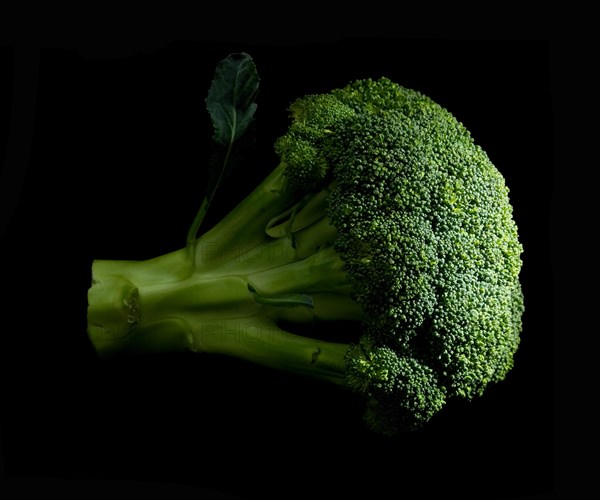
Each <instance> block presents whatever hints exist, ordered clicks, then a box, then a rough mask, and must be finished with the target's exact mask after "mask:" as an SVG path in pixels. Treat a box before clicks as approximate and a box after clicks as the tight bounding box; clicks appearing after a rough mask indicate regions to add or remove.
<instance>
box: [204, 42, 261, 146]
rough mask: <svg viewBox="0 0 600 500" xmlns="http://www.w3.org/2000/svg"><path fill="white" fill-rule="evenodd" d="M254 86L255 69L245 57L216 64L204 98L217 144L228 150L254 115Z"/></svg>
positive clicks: (242, 54) (257, 80)
mask: <svg viewBox="0 0 600 500" xmlns="http://www.w3.org/2000/svg"><path fill="white" fill-rule="evenodd" d="M258 84H259V78H258V73H257V71H256V66H255V65H254V62H253V61H252V58H251V57H250V56H249V55H248V54H245V53H239V54H230V55H229V56H227V57H226V58H225V59H223V60H222V61H221V62H220V63H219V64H218V65H217V68H216V69H215V77H214V79H213V81H212V84H211V86H210V89H209V91H208V97H207V98H206V108H207V109H208V112H209V113H210V117H211V120H212V123H213V127H214V129H215V130H214V137H213V138H214V140H215V142H216V143H217V144H221V145H222V146H226V147H229V146H230V145H231V144H232V143H233V142H234V141H236V140H238V139H239V138H240V137H241V136H242V135H243V134H244V133H245V132H246V130H247V129H248V126H249V125H250V124H251V123H252V120H253V118H254V113H255V112H256V103H255V102H254V98H255V97H256V94H257V92H258Z"/></svg>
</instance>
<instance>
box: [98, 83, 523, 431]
mask: <svg viewBox="0 0 600 500" xmlns="http://www.w3.org/2000/svg"><path fill="white" fill-rule="evenodd" d="M290 115H291V124H290V126H289V129H288V131H287V132H286V133H285V135H283V136H282V137H280V138H279V139H278V140H277V141H276V142H275V151H276V153H277V154H278V156H279V158H280V162H279V164H278V165H277V166H276V167H275V168H274V170H272V172H271V173H270V174H269V175H268V176H267V177H266V179H265V180H264V181H263V182H262V183H260V185H259V186H258V187H256V188H255V189H254V191H253V192H251V193H250V194H249V195H248V196H247V197H246V198H245V199H244V200H243V201H241V202H240V203H239V204H238V205H237V206H236V207H235V208H234V209H233V210H232V211H231V212H230V213H229V214H228V215H227V216H225V217H224V218H223V219H222V220H221V221H220V222H219V223H217V224H216V225H215V226H214V227H212V228H211V229H210V230H208V231H207V232H205V233H204V234H202V235H201V236H199V237H197V238H191V239H190V241H189V243H188V245H187V246H185V247H183V248H182V249H180V250H177V251H174V252H172V253H169V254H166V255H163V256H160V257H157V258H154V259H151V260H147V261H136V262H132V261H110V260H96V261H94V262H93V265H92V273H93V282H92V286H91V288H90V290H89V294H88V302H89V308H88V333H89V337H90V339H91V341H92V342H93V345H94V346H95V348H96V350H97V351H98V352H99V353H100V354H101V355H108V354H112V353H123V352H130V353H134V352H149V351H150V352H164V351H179V350H182V351H185V350H187V351H195V352H198V353H216V354H220V355H228V356H234V357H237V358H240V359H242V360H246V361H249V362H253V363H258V364H260V365H263V366H267V367H272V368H276V369H281V370H286V371H288V372H293V373H296V374H298V375H299V376H305V375H306V376H312V377H316V378H318V379H322V380H325V381H329V382H332V383H334V384H338V385H340V386H342V387H344V388H346V389H348V390H349V391H351V392H352V393H355V394H358V395H359V396H360V397H361V398H362V399H363V400H364V407H365V412H364V419H365V422H366V424H367V425H368V427H369V428H370V429H372V430H374V431H376V432H378V433H382V434H385V435H396V434H398V433H400V432H402V431H406V430H412V429H416V428H418V427H420V426H421V425H422V424H424V423H425V422H427V421H429V420H430V419H431V418H432V416H434V415H435V414H436V413H437V412H438V411H439V410H440V409H442V408H443V407H444V405H445V403H446V402H447V401H448V400H450V399H453V398H465V399H472V398H473V397H475V396H478V395H481V394H482V392H483V391H484V390H485V389H486V387H487V386H488V385H489V384H490V383H492V382H498V381H501V380H503V379H504V378H505V376H506V375H507V373H508V372H509V370H511V368H512V367H513V362H514V354H515V352H516V350H517V348H518V345H519V336H520V332H521V328H522V324H521V317H522V313H523V310H524V300H523V295H522V290H521V285H520V281H519V273H520V270H521V265H522V261H521V253H522V250H523V249H522V245H521V244H520V242H519V237H518V232H517V226H516V224H515V222H514V220H513V214H512V206H511V204H510V201H509V191H508V188H507V186H506V184H505V181H504V178H503V176H502V175H501V173H500V172H499V171H498V170H497V169H496V168H495V166H494V165H493V164H492V162H491V161H490V159H489V158H488V156H487V155H486V153H485V152H484V151H483V150H482V149H481V148H480V147H479V146H478V145H476V144H475V142H474V140H473V138H472V136H471V135H470V133H469V132H468V131H467V130H466V128H465V127H464V126H463V125H462V124H461V123H460V122H458V121H457V119H456V118H454V116H453V115H451V114H450V113H449V112H448V111H447V110H445V109H444V108H442V107H441V106H439V105H438V104H436V103H435V102H433V101H432V100H431V99H429V98H428V97H426V96H425V95H423V94H421V93H420V92H418V91H415V90H411V89H408V88H404V87H402V86H400V85H398V84H397V83H394V82H393V81H391V80H389V79H387V78H385V77H382V78H379V79H364V80H358V81H354V82H352V83H349V84H348V85H347V86H345V87H343V88H338V89H334V90H332V91H331V92H329V93H326V94H319V95H307V96H305V97H302V98H300V99H298V100H297V101H295V102H294V103H293V104H291V106H290ZM296 325H297V326H300V327H302V328H299V329H295V326H296ZM313 325H319V329H320V330H323V328H322V327H323V326H324V327H325V330H326V331H327V332H329V333H328V334H327V335H325V337H326V338H313V337H311V336H310V335H308V336H307V335H306V333H305V332H306V331H307V330H308V331H310V329H311V328H312V327H313Z"/></svg>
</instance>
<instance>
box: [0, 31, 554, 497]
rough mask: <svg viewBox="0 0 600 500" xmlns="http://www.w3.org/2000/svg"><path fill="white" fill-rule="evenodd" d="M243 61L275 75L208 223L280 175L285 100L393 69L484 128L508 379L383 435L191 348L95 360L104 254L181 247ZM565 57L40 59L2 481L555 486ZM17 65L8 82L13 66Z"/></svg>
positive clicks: (454, 51) (10, 260)
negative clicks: (497, 230)
mask: <svg viewBox="0 0 600 500" xmlns="http://www.w3.org/2000/svg"><path fill="white" fill-rule="evenodd" d="M234 51H246V52H248V53H250V54H251V55H252V56H253V58H254V61H255V63H256V65H257V68H258V72H259V75H260V77H261V87H260V92H259V96H258V99H257V102H258V111H257V115H256V117H257V126H258V150H257V157H258V159H259V161H257V168H256V170H255V171H248V172H244V173H242V174H240V177H239V178H238V179H232V180H230V181H229V182H228V183H227V184H225V185H224V186H223V188H222V190H221V191H220V192H219V193H218V200H217V201H216V202H215V205H214V206H213V209H212V211H211V213H210V215H209V219H208V220H207V224H211V223H213V222H214V221H216V220H218V219H219V218H220V217H221V216H223V215H224V214H225V213H226V212H227V210H228V209H230V208H231V207H233V205H234V204H235V203H236V202H237V201H239V199H240V197H241V196H243V195H244V194H245V193H247V192H248V191H249V189H250V188H251V187H252V186H253V185H254V184H256V183H257V182H258V181H259V180H260V179H261V178H262V177H263V176H264V175H265V174H266V172H268V171H269V169H270V168H272V167H273V166H274V165H275V162H276V158H275V156H274V153H273V151H272V143H273V140H274V139H275V138H276V137H278V136H279V135H281V134H282V133H283V132H284V131H285V128H286V126H287V123H288V118H287V112H286V107H287V106H288V104H289V103H290V102H291V101H292V100H293V99H294V98H296V97H298V96H301V95H304V94H306V93H315V92H320V91H327V90H329V89H330V88H333V87H337V86H341V85H344V84H345V83H347V82H348V81H350V80H352V79H356V78H363V77H378V76H387V77H389V78H391V79H393V80H395V81H397V82H398V83H400V84H402V85H404V86H407V87H412V88H416V89H418V90H421V91H422V92H423V93H425V94H427V95H428V96H430V97H431V98H433V99H434V100H436V101H437V102H439V103H440V104H442V105H443V106H445V107H446V108H448V109H449V110H450V111H452V112H453V114H454V115H455V116H456V117H457V118H458V119H459V120H460V121H462V122H463V123H464V124H465V125H466V126H467V128H469V129H470V130H471V132H472V134H473V136H474V138H475V140H476V142H478V143H479V144H481V145H482V146H483V148H484V149H485V150H486V151H487V153H488V155H489V156H490V158H491V159H492V161H493V162H494V163H495V164H496V166H497V167H498V168H499V170H500V171H501V172H502V173H503V174H504V175H505V177H506V180H507V184H508V186H509V188H510V192H511V200H512V202H513V205H514V210H515V219H516V221H517V224H518V226H519V228H520V234H521V239H522V242H523V245H524V247H525V253H524V255H523V258H524V267H523V272H522V283H523V288H524V293H525V297H526V313H525V316H524V330H523V335H522V345H521V348H520V350H519V352H518V353H517V356H516V365H515V368H514V370H513V371H512V372H511V373H510V374H509V376H508V378H507V379H506V380H505V381H504V382H503V383H501V384H498V385H496V386H494V387H491V388H490V389H489V391H488V392H487V393H486V394H485V395H484V396H483V397H481V398H479V399H477V400H475V401H473V402H471V403H454V404H449V405H448V406H447V408H446V409H445V410H444V411H443V412H442V413H440V414H439V416H437V417H436V418H434V420H433V421H432V422H431V423H430V424H429V425H428V426H427V427H426V428H424V429H423V430H421V431H418V432H415V433H411V434H406V435H403V436H401V437H400V438H398V439H395V440H388V439H384V438H381V437H378V436H376V435H373V434H371V433H369V432H368V431H366V430H365V429H364V428H363V425H362V422H361V420H360V405H359V404H358V403H357V402H356V401H354V400H352V399H351V398H349V397H348V396H347V395H346V394H344V393H342V392H340V391H339V390H337V389H336V388H332V387H329V386H324V385H323V384H319V383H315V382H309V381H306V380H298V379H297V378H295V377H290V376H287V375H284V374H280V373H273V372H270V371H267V370H263V369H260V368H257V367H253V366H249V365H246V364H243V363H240V362H237V361H235V360H227V359H220V358H218V359H212V358H207V357H199V356H194V355H161V356H155V357H145V358H142V357H140V358H128V359H121V360H115V361H110V362H107V361H99V360H98V359H97V358H96V356H95V353H94V351H93V349H92V348H91V345H90V343H89V341H88V340H87V338H86V334H85V325H86V304H87V303H86V292H87V289H88V287H89V284H90V283H89V282H90V265H91V261H92V259H94V258H102V259H111V258H114V259H145V258H150V257H153V256H156V255H159V254H162V253H165V252H168V251H170V250H173V249H176V248H178V247H180V246H182V245H183V244H184V240H185V234H186V231H187V229H188V227H189V224H190V223H191V219H192V218H193V216H194V214H195V211H196V210H197V207H198V205H199V203H200V201H201V198H202V195H203V194H204V192H203V185H204V183H205V182H206V177H205V171H204V170H203V164H205V163H206V160H207V154H208V144H209V139H210V134H211V129H210V122H209V119H208V116H207V114H206V112H205V109H204V98H205V96H206V91H207V89H208V86H209V84H210V80H211V78H212V73H213V70H214V67H215V65H216V64H217V62H218V61H219V60H220V59H222V58H223V57H225V56H226V55H227V54H229V53H230V52H234ZM549 57H550V51H549V44H548V42H547V41H544V40H541V41H540V40H525V39H519V40H513V39H501V40H493V39H492V40H486V39H476V40H472V39H465V40H457V39H453V38H450V39H439V38H386V37H377V36H370V37H339V38H335V39H333V40H321V41H319V42H313V43H308V42H302V43H291V44H290V43H285V44H277V43H257V44H253V43H247V42H239V43H235V42H224V41H221V42H216V41H212V42H206V41H191V40H190V41H186V40H179V41H170V42H164V43H157V44H156V45H147V46H145V47H144V48H142V49H131V50H129V49H126V50H121V51H119V50H118V49H115V50H114V53H110V51H108V54H107V53H104V52H102V51H100V52H96V51H94V50H93V49H91V48H89V47H87V46H86V45H85V44H83V45H82V47H80V48H79V49H77V48H61V47H54V48H46V49H43V50H42V51H41V52H40V59H39V73H38V77H37V97H36V108H35V132H34V140H33V143H32V146H31V150H30V157H29V164H28V167H27V171H26V177H25V181H24V184H23V186H22V189H21V190H20V195H19V198H18V204H17V205H16V208H15V209H14V212H12V213H11V218H10V224H9V225H8V227H7V230H6V232H5V233H4V236H3V238H2V247H1V252H2V254H1V260H0V262H1V266H2V268H1V272H2V288H3V289H4V290H5V291H6V292H8V294H7V296H5V299H4V301H3V309H2V311H3V316H5V317H10V318H11V319H12V320H13V322H12V325H13V326H12V328H10V329H9V331H6V324H5V325H4V328H3V330H4V331H3V333H2V370H3V371H2V375H3V387H2V389H3V399H4V405H3V410H2V446H3V453H4V461H5V464H4V465H5V471H6V475H7V477H9V478H14V479H23V480H26V479H30V480H31V481H35V480H37V478H46V479H47V478H50V479H57V480H69V481H71V483H68V484H82V485H84V487H85V485H89V487H90V488H92V487H93V488H99V489H100V491H110V492H113V491H114V492H117V491H121V492H128V491H133V490H134V488H135V486H132V485H138V484H149V485H150V487H151V488H152V489H153V490H154V491H162V490H161V488H164V489H165V491H168V492H169V493H168V494H170V495H174V494H175V495H177V494H178V492H179V491H181V492H195V494H196V495H199V496H200V497H202V498H203V496H202V495H203V494H206V495H208V494H211V495H216V492H221V493H223V495H228V496H229V495H231V496H234V497H237V498H271V497H273V498H289V497H291V496H294V497H295V496H302V497H304V496H310V495H312V494H314V495H317V497H320V496H322V495H323V496H324V494H325V493H327V492H331V493H336V497H337V496H340V497H342V496H345V495H347V494H348V493H352V492H354V493H357V494H362V495H367V496H368V498H382V497H384V496H387V494H386V491H387V489H388V488H391V489H392V490H395V491H397V492H398V495H399V496H402V497H405V498H417V497H420V495H423V494H427V493H429V494H435V493H444V494H449V493H458V494H460V495H461V496H464V497H473V498H486V499H487V498H516V497H519V496H528V495H536V494H545V493H548V492H550V491H551V490H552V486H553V467H554V461H555V456H554V454H555V441H554V425H555V416H554V403H555V401H554V394H555V386H554V383H555V366H554V363H553V357H554V338H553V330H554V323H553V321H554V316H553V312H552V302H553V281H552V279H551V266H550V250H549V239H550V215H551V210H550V201H551V191H552V188H553V173H554V172H553V169H554V165H553V155H552V152H553V135H552V115H551V90H550V80H549V76H550V69H549V62H550V60H549ZM3 61H4V62H5V63H6V64H5V67H7V68H9V72H10V69H12V68H13V67H14V58H12V57H11V55H10V53H9V54H8V55H7V56H6V57H5V58H4V60H3ZM7 108H8V106H7ZM209 492H210V493H209ZM182 495H183V493H182ZM224 497H227V496H224ZM211 498H212V496H211Z"/></svg>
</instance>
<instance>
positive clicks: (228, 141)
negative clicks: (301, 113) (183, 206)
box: [187, 52, 260, 245]
mask: <svg viewBox="0 0 600 500" xmlns="http://www.w3.org/2000/svg"><path fill="white" fill-rule="evenodd" d="M259 81H260V80H259V77H258V73H257V71H256V66H255V65H254V62H253V61H252V58H251V57H250V56H249V55H248V54H246V53H243V52H241V53H234V54H230V55H229V56H227V57H226V58H225V59H223V60H222V61H221V62H220V63H219V64H218V65H217V67H216V69H215V75H214V78H213V81H212V83H211V85H210V88H209V90H208V96H207V97H206V101H205V102H206V108H207V110H208V113H209V115H210V118H211V121H212V124H213V128H214V133H213V152H212V155H211V158H210V163H209V171H210V174H209V179H208V187H207V191H206V193H207V194H206V196H205V198H204V200H203V201H202V205H201V206H200V210H199V211H198V213H197V214H196V217H195V219H194V221H193V223H192V226H191V227H190V229H189V231H188V235H187V243H188V245H193V244H194V242H195V241H196V236H197V234H198V229H199V228H200V225H201V224H202V221H203V220H204V217H205V216H206V212H207V211H208V207H209V206H210V204H211V202H212V200H213V198H214V196H215V193H216V192H217V189H218V188H219V185H220V184H221V182H222V181H223V179H224V178H225V177H227V175H229V173H230V172H231V171H232V170H233V168H234V167H235V166H236V165H237V164H238V163H239V161H240V158H243V157H244V151H245V150H246V149H247V148H248V147H249V145H250V144H252V143H253V141H252V138H249V137H248V136H249V135H250V134H249V131H250V130H251V129H252V124H253V122H254V113H255V112H256V103H255V102H254V99H255V97H256V94H257V93H258V85H259Z"/></svg>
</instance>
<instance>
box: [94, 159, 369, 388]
mask: <svg viewBox="0 0 600 500" xmlns="http://www.w3.org/2000/svg"><path fill="white" fill-rule="evenodd" d="M283 170H284V167H283V166H280V167H278V168H277V169H275V170H274V171H273V173H272V174H271V175H270V176H269V177H268V178H267V179H266V180H265V181H264V182H263V183H262V184H261V185H260V186H259V187H258V188H256V189H255V190H254V192H253V193H252V194H250V195H249V196H248V197H247V198H246V199H245V200H243V201H242V202H241V203H240V204H239V205H238V206H237V207H236V208H235V209H233V210H232V211H231V212H230V213H229V215H228V216H227V217H226V218H224V219H223V220H222V221H221V222H220V223H219V224H217V225H216V226H215V227H214V228H213V229H212V230H210V231H208V232H207V233H206V234H205V235H203V236H201V237H200V238H198V239H197V240H196V241H195V242H194V244H193V245H192V246H191V248H190V246H188V247H184V248H182V249H180V250H177V251H175V252H172V253H169V254H166V255H163V256H161V257H157V258H154V259H150V260H147V261H140V262H131V261H114V260H96V261H94V263H93V265H92V279H93V285H92V287H91V288H90V290H89V294H88V301H89V308H88V320H89V326H88V331H89V335H90V338H91V339H92V341H93V343H94V345H95V347H96V349H97V351H98V352H99V353H100V354H102V355H108V354H111V353H114V352H126V351H130V352H143V351H159V352H164V351H178V350H192V351H197V352H203V353H216V354H224V355H229V356H235V357H237V358H241V359H245V360H248V361H252V362H255V363H257V364H261V365H265V366H269V367H273V368H279V369H285V370H288V371H291V372H295V373H299V374H304V375H310V376H314V377H317V378H321V379H324V380H330V381H332V382H335V383H339V384H342V383H343V380H344V373H345V369H344V357H345V354H346V352H347V350H348V345H347V344H343V343H335V342H327V341H323V340H318V339H312V338H308V337H305V336H301V335H296V334H293V333H291V332H288V331H285V330H284V329H282V328H281V327H279V326H278V323H279V322H281V321H288V322H299V323H304V322H311V321H316V320H330V321H331V320H348V319H356V320H359V319H360V318H361V317H362V310H361V306H360V304H358V303H357V302H356V301H355V300H353V299H352V298H351V295H350V293H351V287H350V284H349V282H348V279H347V276H346V273H345V272H344V271H343V269H342V268H343V263H342V261H341V259H340V258H339V256H338V255H337V253H335V252H334V251H333V250H332V249H331V241H332V240H333V238H334V237H335V229H334V228H333V227H332V226H331V225H330V224H329V223H328V222H327V217H326V213H325V211H324V210H323V208H324V207H323V206H322V205H323V203H320V205H321V207H320V208H319V207H317V208H319V209H320V212H317V211H316V210H315V206H314V203H310V202H308V203H306V202H304V203H303V205H304V206H303V208H302V209H299V210H298V211H297V212H293V211H292V212H290V211H289V210H286V211H285V212H288V213H287V214H286V213H284V214H283V215H284V217H280V216H277V215H275V214H276V211H277V209H279V210H282V209H283V208H284V207H285V206H286V205H287V204H288V203H289V201H290V199H291V196H292V194H293V193H292V192H291V190H290V189H289V186H288V184H287V182H286V179H285V177H284V176H283V175H282V173H283ZM321 197H322V196H321V193H317V194H316V195H315V196H314V197H313V200H319V199H320V198H321ZM292 213H293V215H292ZM307 214H308V221H309V222H307V220H306V216H307ZM272 220H276V221H277V227H272V228H271V229H272V230H271V231H270V230H269V229H267V230H266V231H265V228H267V226H268V225H269V222H270V221H272ZM307 224H308V225H307ZM296 225H302V226H303V227H302V229H300V230H296V227H295V226H296ZM280 226H287V227H288V230H289V231H293V233H291V232H290V233H289V234H287V233H286V231H285V230H281V228H280ZM277 228H279V229H280V233H281V236H280V237H273V236H269V235H268V234H267V232H271V233H272V234H274V232H276V231H277ZM191 249H193V251H194V255H193V256H191V254H190V250H191Z"/></svg>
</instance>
